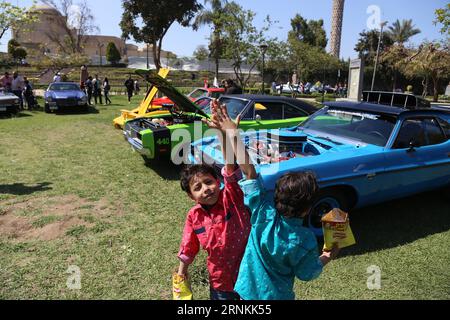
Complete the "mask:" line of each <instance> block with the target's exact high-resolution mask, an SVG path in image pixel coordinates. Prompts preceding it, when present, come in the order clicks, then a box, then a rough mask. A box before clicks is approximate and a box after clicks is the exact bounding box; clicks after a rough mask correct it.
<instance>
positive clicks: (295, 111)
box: [283, 104, 308, 119]
mask: <svg viewBox="0 0 450 320" xmlns="http://www.w3.org/2000/svg"><path fill="white" fill-rule="evenodd" d="M307 116H308V114H307V113H306V112H305V111H303V110H301V109H299V108H297V107H294V106H291V105H290V104H285V105H284V108H283V119H290V118H299V117H307Z"/></svg>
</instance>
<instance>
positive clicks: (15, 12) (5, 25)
mask: <svg viewBox="0 0 450 320" xmlns="http://www.w3.org/2000/svg"><path fill="white" fill-rule="evenodd" d="M33 7H34V2H33V6H32V7H31V9H32V8H33ZM35 21H37V16H36V15H35V14H34V13H32V11H31V10H28V9H26V8H22V7H18V6H15V5H13V4H11V3H9V2H5V1H2V2H1V3H0V39H1V38H2V37H3V36H4V34H5V33H6V31H8V30H9V29H14V30H17V29H19V28H25V27H26V26H27V25H28V24H30V23H32V22H35Z"/></svg>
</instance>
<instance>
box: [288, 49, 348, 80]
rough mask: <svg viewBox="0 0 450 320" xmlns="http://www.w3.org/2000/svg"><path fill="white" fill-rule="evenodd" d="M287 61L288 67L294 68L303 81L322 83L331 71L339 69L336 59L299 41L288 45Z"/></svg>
mask: <svg viewBox="0 0 450 320" xmlns="http://www.w3.org/2000/svg"><path fill="white" fill-rule="evenodd" d="M288 59H289V60H288V65H290V66H295V69H296V70H297V71H299V76H300V79H302V80H303V81H316V80H321V81H322V80H324V78H325V77H326V75H327V74H328V73H330V71H331V70H333V72H334V71H336V72H337V70H338V68H339V67H340V62H339V59H338V58H336V57H334V56H332V55H331V54H328V53H326V52H325V51H324V50H323V49H321V48H320V47H316V46H311V45H309V44H307V43H304V42H301V41H297V42H292V43H290V46H289V58H288Z"/></svg>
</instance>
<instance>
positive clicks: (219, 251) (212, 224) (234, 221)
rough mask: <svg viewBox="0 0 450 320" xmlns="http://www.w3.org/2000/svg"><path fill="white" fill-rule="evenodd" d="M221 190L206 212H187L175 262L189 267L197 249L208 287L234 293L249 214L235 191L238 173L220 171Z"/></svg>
mask: <svg viewBox="0 0 450 320" xmlns="http://www.w3.org/2000/svg"><path fill="white" fill-rule="evenodd" d="M222 175H223V177H224V184H225V187H224V188H223V189H222V190H221V191H220V195H219V199H218V201H217V203H216V204H215V205H214V206H213V207H212V208H210V209H209V210H206V209H205V208H203V207H202V206H201V205H200V204H198V205H196V206H194V207H193V208H192V209H191V210H189V212H188V214H187V218H186V223H185V226H184V232H183V239H182V241H181V245H180V251H179V253H178V258H179V259H180V260H182V261H183V262H184V263H186V264H191V263H192V261H193V260H194V258H195V256H196V255H197V253H198V251H199V249H200V246H201V247H202V248H203V249H204V250H206V251H207V252H208V259H207V267H208V271H209V283H210V286H211V287H212V288H213V289H215V290H219V291H226V292H231V291H233V290H234V284H235V283H236V279H237V275H238V271H239V265H240V263H241V259H242V256H243V255H244V251H245V247H246V245H247V239H248V235H249V233H250V228H251V225H250V213H249V212H248V210H247V209H246V208H245V206H244V194H243V192H242V190H241V188H240V187H239V184H238V181H239V179H240V178H241V171H240V170H239V169H238V170H236V171H235V172H233V173H231V174H229V173H228V172H226V169H225V167H224V168H223V169H222Z"/></svg>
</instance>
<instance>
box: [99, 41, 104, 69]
mask: <svg viewBox="0 0 450 320" xmlns="http://www.w3.org/2000/svg"><path fill="white" fill-rule="evenodd" d="M103 47H104V44H103V43H99V44H98V49H99V53H100V67H101V66H102V48H103Z"/></svg>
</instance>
